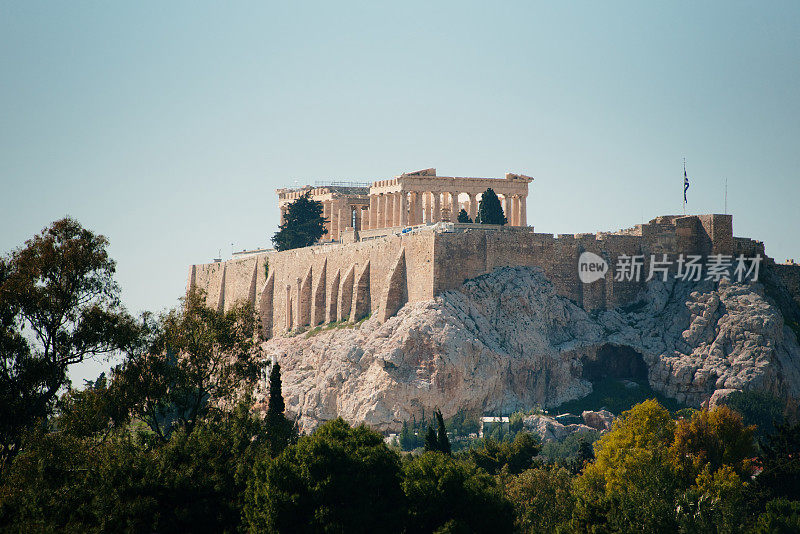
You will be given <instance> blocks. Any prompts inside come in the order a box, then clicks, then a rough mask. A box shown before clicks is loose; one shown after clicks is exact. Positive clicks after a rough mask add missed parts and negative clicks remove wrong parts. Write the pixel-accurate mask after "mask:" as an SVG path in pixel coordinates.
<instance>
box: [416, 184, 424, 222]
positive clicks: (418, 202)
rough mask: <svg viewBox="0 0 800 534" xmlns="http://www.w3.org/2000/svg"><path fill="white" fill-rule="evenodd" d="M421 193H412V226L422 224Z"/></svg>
mask: <svg viewBox="0 0 800 534" xmlns="http://www.w3.org/2000/svg"><path fill="white" fill-rule="evenodd" d="M422 222H423V221H422V193H421V192H419V191H414V224H415V225H417V224H422Z"/></svg>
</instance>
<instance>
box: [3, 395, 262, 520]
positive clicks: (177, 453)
mask: <svg viewBox="0 0 800 534" xmlns="http://www.w3.org/2000/svg"><path fill="white" fill-rule="evenodd" d="M94 389H95V391H100V390H99V389H97V388H94ZM112 390H113V388H112ZM106 392H107V391H106ZM251 404H252V403H251V399H245V400H244V401H243V402H242V403H240V404H239V405H238V406H237V407H236V408H235V409H234V410H233V411H231V412H226V413H224V414H219V416H218V417H213V418H209V419H205V420H203V421H202V422H201V423H199V424H198V425H197V426H196V427H195V429H194V431H193V432H192V433H191V434H188V433H186V431H185V430H184V429H178V430H176V431H175V432H173V433H172V435H171V436H170V439H169V440H168V441H167V442H164V443H161V442H152V441H151V440H148V439H146V436H142V435H138V434H137V433H132V432H129V431H127V430H123V429H117V430H114V431H113V432H110V433H107V434H103V433H95V434H92V432H91V429H92V427H93V426H94V422H93V420H94V414H95V413H96V409H95V407H96V403H95V402H94V401H92V402H89V403H85V402H82V401H76V402H75V403H74V404H73V405H72V406H71V408H70V410H71V412H72V413H71V414H70V415H69V416H68V417H69V418H70V419H71V423H70V424H66V423H65V421H64V420H63V417H64V416H59V417H57V418H56V419H55V420H54V426H55V427H56V428H58V429H59V431H58V432H50V431H47V430H45V429H42V428H39V429H37V430H36V431H35V432H36V435H35V436H32V438H33V439H31V442H30V444H29V445H27V446H26V447H25V449H24V450H23V451H22V452H21V454H19V455H18V456H17V457H16V458H15V459H14V461H13V463H12V464H11V466H10V467H9V468H8V469H7V471H6V472H5V473H4V477H3V479H2V484H1V485H0V525H3V531H4V532H118V531H129V532H236V531H237V529H238V528H239V525H240V521H241V514H242V503H243V492H244V489H245V487H246V481H247V477H248V476H249V474H250V473H251V472H252V467H253V465H254V463H255V460H256V459H257V458H260V457H261V456H263V452H264V450H265V441H264V438H265V428H264V425H263V422H262V421H261V420H260V419H259V418H258V417H254V416H253V415H251V413H250V406H251ZM84 409H86V410H87V411H88V413H87V414H86V415H84V416H81V415H80V414H79V413H77V412H80V411H82V410H84ZM81 421H85V422H87V425H86V426H83V427H82V425H81Z"/></svg>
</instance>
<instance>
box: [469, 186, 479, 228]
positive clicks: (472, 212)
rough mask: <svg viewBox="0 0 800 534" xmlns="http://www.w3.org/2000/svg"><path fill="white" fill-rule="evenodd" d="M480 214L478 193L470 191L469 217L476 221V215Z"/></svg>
mask: <svg viewBox="0 0 800 534" xmlns="http://www.w3.org/2000/svg"><path fill="white" fill-rule="evenodd" d="M477 215H478V195H477V194H476V193H469V218H470V219H472V222H475V217H476V216H477Z"/></svg>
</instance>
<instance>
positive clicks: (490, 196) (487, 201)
mask: <svg viewBox="0 0 800 534" xmlns="http://www.w3.org/2000/svg"><path fill="white" fill-rule="evenodd" d="M475 222H477V223H480V224H506V223H508V219H506V216H505V215H504V214H503V206H501V205H500V199H499V198H497V194H496V193H495V192H494V190H493V189H492V188H491V187H490V188H488V189H487V190H486V191H485V192H484V193H483V195H481V201H480V204H478V214H477V215H476V216H475Z"/></svg>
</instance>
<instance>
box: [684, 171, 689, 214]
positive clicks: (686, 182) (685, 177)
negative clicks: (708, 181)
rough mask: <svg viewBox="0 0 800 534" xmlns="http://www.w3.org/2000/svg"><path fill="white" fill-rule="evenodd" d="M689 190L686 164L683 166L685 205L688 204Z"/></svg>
mask: <svg viewBox="0 0 800 534" xmlns="http://www.w3.org/2000/svg"><path fill="white" fill-rule="evenodd" d="M687 189H689V177H688V176H686V164H685V163H684V164H683V203H684V204H686V190H687Z"/></svg>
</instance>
